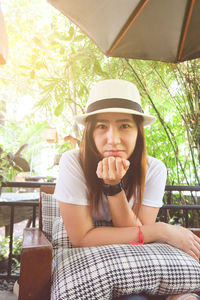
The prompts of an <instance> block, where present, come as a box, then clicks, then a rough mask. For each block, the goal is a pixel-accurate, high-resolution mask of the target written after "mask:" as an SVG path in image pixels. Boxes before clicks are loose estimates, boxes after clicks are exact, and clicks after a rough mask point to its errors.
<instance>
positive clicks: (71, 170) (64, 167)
mask: <svg viewBox="0 0 200 300" xmlns="http://www.w3.org/2000/svg"><path fill="white" fill-rule="evenodd" d="M59 172H64V173H67V174H68V176H70V174H71V175H72V174H77V175H78V176H83V170H82V167H81V163H80V158H79V150H78V149H73V150H69V151H66V152H65V153H63V155H62V157H61V159H60V163H59Z"/></svg>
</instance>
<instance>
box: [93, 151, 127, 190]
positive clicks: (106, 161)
mask: <svg viewBox="0 0 200 300" xmlns="http://www.w3.org/2000/svg"><path fill="white" fill-rule="evenodd" d="M129 165H130V162H129V161H128V160H127V159H124V158H120V157H114V156H109V157H106V158H103V159H102V160H101V161H100V162H99V163H98V165H97V171H96V174H97V176H98V177H99V178H101V179H103V181H104V183H106V184H110V185H115V184H118V183H120V181H121V180H122V178H123V177H124V175H125V174H126V172H127V170H128V168H129Z"/></svg>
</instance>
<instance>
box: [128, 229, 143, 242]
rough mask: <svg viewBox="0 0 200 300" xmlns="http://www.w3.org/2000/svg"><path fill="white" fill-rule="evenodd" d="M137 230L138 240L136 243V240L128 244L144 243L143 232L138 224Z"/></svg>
mask: <svg viewBox="0 0 200 300" xmlns="http://www.w3.org/2000/svg"><path fill="white" fill-rule="evenodd" d="M138 230H139V232H138V239H139V242H138V243H137V242H130V243H129V244H130V245H143V244H144V234H143V232H142V230H141V227H140V226H138Z"/></svg>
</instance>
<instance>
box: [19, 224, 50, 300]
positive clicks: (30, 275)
mask: <svg viewBox="0 0 200 300" xmlns="http://www.w3.org/2000/svg"><path fill="white" fill-rule="evenodd" d="M51 267H52V245H51V243H50V242H49V241H48V239H47V238H46V237H45V235H44V234H43V233H42V231H40V230H39V229H38V228H26V229H24V238H23V245H22V253H21V264H20V278H19V300H29V299H30V300H44V299H45V300H50V288H51Z"/></svg>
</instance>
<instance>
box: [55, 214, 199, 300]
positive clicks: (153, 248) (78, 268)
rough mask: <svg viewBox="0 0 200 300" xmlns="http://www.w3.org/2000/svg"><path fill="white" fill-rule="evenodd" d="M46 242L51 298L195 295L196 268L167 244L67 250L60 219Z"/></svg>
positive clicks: (70, 247) (182, 254)
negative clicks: (49, 244)
mask: <svg viewBox="0 0 200 300" xmlns="http://www.w3.org/2000/svg"><path fill="white" fill-rule="evenodd" d="M96 225H97V226H101V225H103V226H105V225H106V223H105V222H104V223H103V224H102V223H101V222H99V224H96ZM107 225H110V224H107ZM52 243H53V245H54V258H53V274H52V282H53V284H52V298H51V299H55V300H67V299H70V300H75V299H76V300H77V299H79V300H86V299H87V300H97V299H98V300H101V299H102V300H107V299H112V298H113V297H119V296H121V295H129V294H133V293H135V294H139V293H142V292H146V293H147V294H153V295H154V294H157V295H164V294H176V293H181V292H197V291H200V265H199V264H198V263H197V262H196V261H195V260H194V259H193V258H192V257H191V256H189V255H188V254H186V253H184V252H183V251H181V250H178V249H176V248H174V247H171V246H170V245H167V244H162V243H152V244H148V245H142V246H140V245H139V246H131V245H108V246H100V247H89V248H72V245H71V244H70V242H69V239H68V237H67V233H66V231H65V229H64V225H63V222H62V218H56V219H55V221H54V226H53V239H52Z"/></svg>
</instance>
